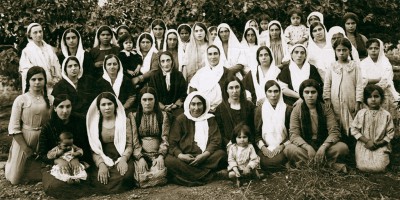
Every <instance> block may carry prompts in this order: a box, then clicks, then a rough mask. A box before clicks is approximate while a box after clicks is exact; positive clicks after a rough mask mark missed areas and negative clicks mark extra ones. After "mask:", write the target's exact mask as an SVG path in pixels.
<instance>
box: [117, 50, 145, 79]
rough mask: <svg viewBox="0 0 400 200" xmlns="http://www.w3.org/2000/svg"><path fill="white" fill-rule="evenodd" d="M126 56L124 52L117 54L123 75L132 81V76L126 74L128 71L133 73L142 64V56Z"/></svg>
mask: <svg viewBox="0 0 400 200" xmlns="http://www.w3.org/2000/svg"><path fill="white" fill-rule="evenodd" d="M128 54H129V55H126V53H125V52H123V51H121V52H119V54H118V58H119V60H120V61H121V63H122V68H123V69H124V75H125V76H127V77H128V78H130V79H132V78H133V77H134V76H132V75H130V74H129V73H128V70H131V71H135V70H136V68H137V67H138V66H139V65H142V64H143V60H142V56H140V55H139V54H138V53H136V54H133V53H131V52H129V53H128Z"/></svg>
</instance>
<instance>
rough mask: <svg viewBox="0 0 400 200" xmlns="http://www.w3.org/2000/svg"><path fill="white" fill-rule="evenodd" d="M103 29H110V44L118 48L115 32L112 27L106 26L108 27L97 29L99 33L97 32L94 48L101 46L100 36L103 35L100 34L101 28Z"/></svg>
mask: <svg viewBox="0 0 400 200" xmlns="http://www.w3.org/2000/svg"><path fill="white" fill-rule="evenodd" d="M102 27H107V28H108V29H109V31H110V34H111V41H110V44H111V45H115V46H118V42H117V39H116V38H115V34H114V32H113V30H112V29H111V27H109V26H106V25H102V26H100V27H99V28H98V29H97V31H96V37H95V38H94V44H93V48H96V47H98V46H99V45H100V41H99V34H101V33H99V30H100V28H102Z"/></svg>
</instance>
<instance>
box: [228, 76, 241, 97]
mask: <svg viewBox="0 0 400 200" xmlns="http://www.w3.org/2000/svg"><path fill="white" fill-rule="evenodd" d="M240 89H241V88H240V84H239V82H237V81H231V82H230V83H229V84H228V87H227V88H226V92H227V93H228V96H229V99H232V100H240Z"/></svg>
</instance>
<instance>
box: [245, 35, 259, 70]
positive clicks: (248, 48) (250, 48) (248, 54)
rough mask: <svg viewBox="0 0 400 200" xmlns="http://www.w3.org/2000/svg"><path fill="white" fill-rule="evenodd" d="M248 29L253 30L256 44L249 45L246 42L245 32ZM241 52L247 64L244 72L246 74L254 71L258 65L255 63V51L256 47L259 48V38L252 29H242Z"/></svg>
mask: <svg viewBox="0 0 400 200" xmlns="http://www.w3.org/2000/svg"><path fill="white" fill-rule="evenodd" d="M249 29H251V30H253V31H254V33H255V37H256V38H257V39H256V41H257V44H249V43H248V42H247V40H246V31H248V30H249ZM241 44H242V50H243V51H242V52H243V53H244V55H245V58H246V59H247V63H246V68H245V72H246V73H247V72H248V71H250V70H251V69H255V68H256V67H257V65H258V62H257V55H256V54H257V50H258V47H260V46H261V45H260V37H259V35H258V31H257V30H256V29H255V28H253V27H248V28H245V29H244V32H243V37H242V42H241Z"/></svg>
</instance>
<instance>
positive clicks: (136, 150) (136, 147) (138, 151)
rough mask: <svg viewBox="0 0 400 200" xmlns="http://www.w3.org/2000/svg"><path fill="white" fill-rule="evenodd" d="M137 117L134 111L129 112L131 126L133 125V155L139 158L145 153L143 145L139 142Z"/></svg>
mask: <svg viewBox="0 0 400 200" xmlns="http://www.w3.org/2000/svg"><path fill="white" fill-rule="evenodd" d="M135 117H136V115H135V114H133V113H132V112H131V113H129V114H128V119H129V121H130V126H131V127H132V128H131V130H132V145H133V157H134V158H135V159H136V160H139V159H140V158H141V157H142V156H143V155H142V145H141V144H140V142H139V133H138V128H137V126H136V121H135Z"/></svg>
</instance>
